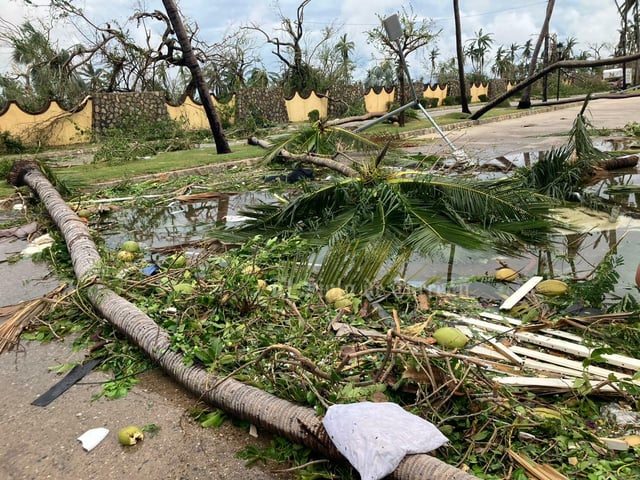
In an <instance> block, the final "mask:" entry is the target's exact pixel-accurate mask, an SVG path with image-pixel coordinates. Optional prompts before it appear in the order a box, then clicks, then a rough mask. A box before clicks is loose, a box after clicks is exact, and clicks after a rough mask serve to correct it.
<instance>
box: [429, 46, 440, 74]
mask: <svg viewBox="0 0 640 480" xmlns="http://www.w3.org/2000/svg"><path fill="white" fill-rule="evenodd" d="M439 56H440V49H439V48H438V47H437V46H435V47H433V48H432V49H431V50H429V63H430V64H431V72H430V73H429V83H431V82H432V81H433V73H434V72H435V71H436V60H437V58H438V57H439Z"/></svg>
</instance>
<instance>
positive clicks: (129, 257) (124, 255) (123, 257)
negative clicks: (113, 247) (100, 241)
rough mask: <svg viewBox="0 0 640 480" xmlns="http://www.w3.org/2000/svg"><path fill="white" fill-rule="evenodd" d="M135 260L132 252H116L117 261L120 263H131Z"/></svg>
mask: <svg viewBox="0 0 640 480" xmlns="http://www.w3.org/2000/svg"><path fill="white" fill-rule="evenodd" d="M135 259H136V256H135V254H134V253H133V252H129V251H127V250H120V251H119V252H118V260H120V261H121V262H126V263H129V262H133V261H134V260H135Z"/></svg>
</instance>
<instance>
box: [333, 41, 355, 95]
mask: <svg viewBox="0 0 640 480" xmlns="http://www.w3.org/2000/svg"><path fill="white" fill-rule="evenodd" d="M333 48H334V51H335V52H336V53H337V54H338V59H339V64H338V78H339V79H340V80H341V81H343V82H344V84H345V85H348V84H349V83H350V82H351V72H352V71H353V69H354V64H353V61H352V60H351V53H352V52H353V50H354V49H355V43H354V42H352V41H350V40H347V34H346V33H344V34H342V35H341V36H340V40H338V42H337V43H336V44H335V46H334V47H333Z"/></svg>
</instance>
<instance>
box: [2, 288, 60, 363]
mask: <svg viewBox="0 0 640 480" xmlns="http://www.w3.org/2000/svg"><path fill="white" fill-rule="evenodd" d="M66 287H67V286H66V285H61V286H60V287H58V288H56V289H55V290H54V291H52V292H50V293H48V294H47V295H45V296H43V297H40V298H36V299H34V300H28V301H24V302H20V303H18V304H16V305H9V306H6V307H0V323H1V324H0V353H2V352H4V351H5V350H10V349H11V348H13V347H14V346H16V345H17V344H18V339H19V338H20V335H21V334H22V332H23V331H24V329H25V328H27V327H28V326H29V325H30V324H31V323H32V322H33V321H35V320H36V319H38V318H39V317H40V316H41V315H46V314H47V313H48V312H49V311H51V310H52V309H53V308H54V307H55V306H56V304H57V303H59V302H60V300H61V299H56V297H58V296H59V295H60V294H61V293H62V291H64V289H65V288H66ZM66 296H67V295H65V297H66Z"/></svg>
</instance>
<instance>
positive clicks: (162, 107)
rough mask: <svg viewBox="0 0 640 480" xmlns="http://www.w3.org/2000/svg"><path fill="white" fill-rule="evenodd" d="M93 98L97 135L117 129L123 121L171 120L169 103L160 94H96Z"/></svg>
mask: <svg viewBox="0 0 640 480" xmlns="http://www.w3.org/2000/svg"><path fill="white" fill-rule="evenodd" d="M92 98H93V119H92V127H93V133H94V134H95V135H100V134H101V133H102V132H104V131H106V130H108V129H109V128H113V127H117V126H119V125H120V124H121V122H122V121H123V119H125V118H129V117H133V118H136V117H141V118H144V119H147V120H148V119H161V118H169V112H168V111H167V102H166V101H165V98H164V95H163V94H162V93H160V92H122V93H120V92H119V93H96V94H94V95H93V96H92Z"/></svg>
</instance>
